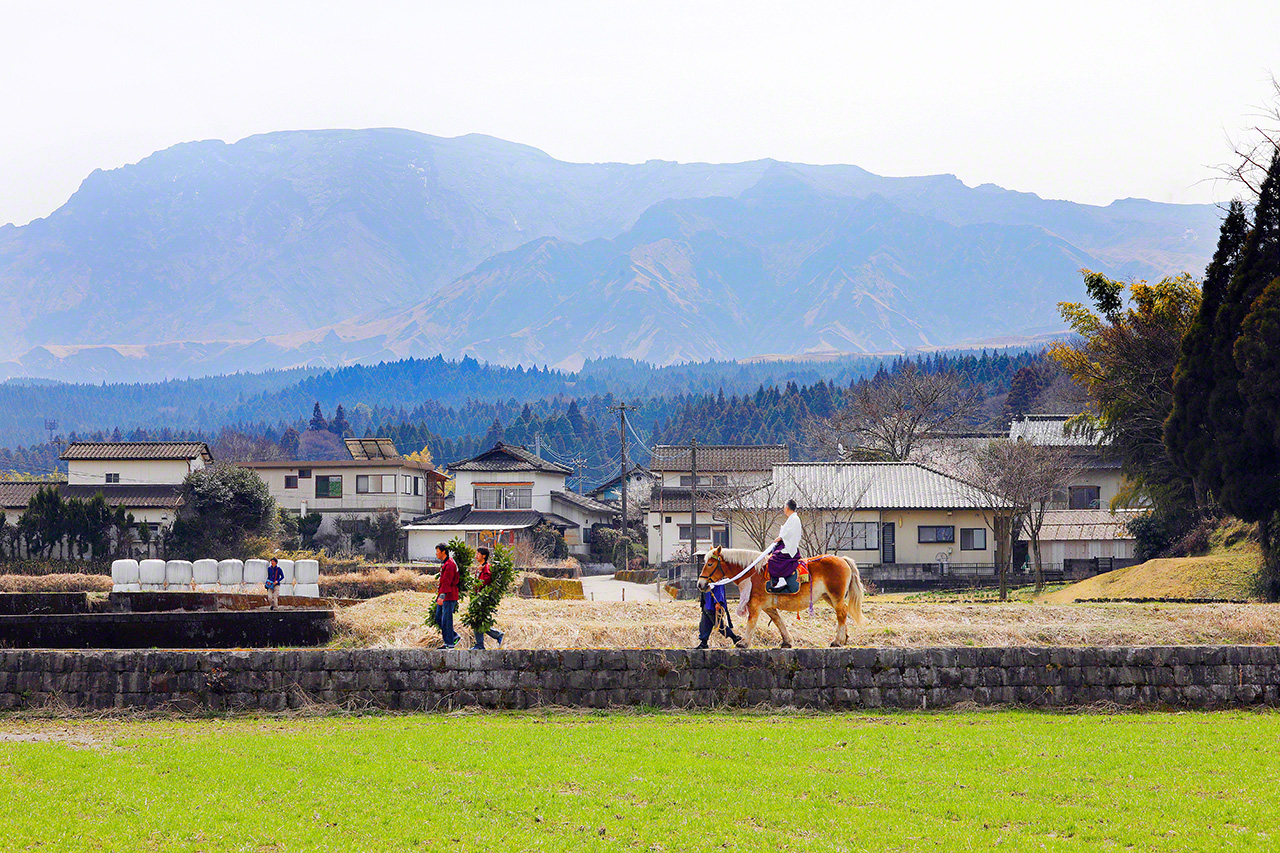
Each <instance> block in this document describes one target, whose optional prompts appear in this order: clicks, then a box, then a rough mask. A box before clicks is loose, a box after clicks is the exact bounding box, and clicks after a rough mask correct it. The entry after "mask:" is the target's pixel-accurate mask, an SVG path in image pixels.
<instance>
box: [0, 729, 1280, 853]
mask: <svg viewBox="0 0 1280 853" xmlns="http://www.w3.org/2000/svg"><path fill="white" fill-rule="evenodd" d="M1277 743H1280V714H1276V713H1213V714H1125V715H1117V716H1102V715H1084V716H1067V715H1048V714H1033V713H1021V712H995V711H993V712H978V713H966V714H960V713H955V714H948V713H942V714H888V715H881V716H859V715H849V716H799V717H791V718H782V717H764V716H728V715H704V714H687V715H684V714H681V715H675V714H671V715H668V714H657V715H652V716H641V715H630V714H620V715H610V716H577V715H569V714H563V715H559V714H552V715H546V716H533V715H519V714H476V715H465V716H461V715H459V716H405V717H396V716H378V717H364V718H355V719H352V718H341V717H322V718H312V719H303V720H296V719H279V718H257V719H235V720H192V721H176V722H175V721H146V720H142V721H130V722H110V721H108V722H79V721H61V720H31V719H27V720H23V719H16V718H0V849H3V850H5V851H8V850H25V849H40V850H50V851H73V850H121V851H123V850H250V851H259V850H337V851H343V853H356V851H380V850H420V849H421V850H446V849H456V850H463V851H516V850H584V849H587V850H668V851H687V850H850V851H864V850H865V851H872V850H942V851H961V850H1010V851H1024V850H1081V851H1084V850H1088V851H1093V850H1123V849H1130V850H1138V851H1162V850H1275V849H1277V848H1278V847H1280V809H1277V808H1276V798H1277V796H1278V795H1277V792H1278V791H1280V760H1277V758H1276V756H1277V754H1278V753H1277V747H1276V744H1277Z"/></svg>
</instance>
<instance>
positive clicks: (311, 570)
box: [293, 560, 320, 586]
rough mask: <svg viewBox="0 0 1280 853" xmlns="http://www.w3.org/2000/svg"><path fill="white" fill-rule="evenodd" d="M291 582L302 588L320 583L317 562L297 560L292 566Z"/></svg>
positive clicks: (318, 564)
mask: <svg viewBox="0 0 1280 853" xmlns="http://www.w3.org/2000/svg"><path fill="white" fill-rule="evenodd" d="M293 582H294V583H295V584H299V585H303V586H312V585H317V584H319V583H320V561H319V560H297V561H296V562H294V564H293Z"/></svg>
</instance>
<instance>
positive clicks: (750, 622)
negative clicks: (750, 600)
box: [739, 605, 760, 649]
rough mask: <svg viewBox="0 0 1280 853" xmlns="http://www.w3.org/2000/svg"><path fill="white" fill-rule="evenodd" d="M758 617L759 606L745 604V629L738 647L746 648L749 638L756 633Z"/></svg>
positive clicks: (749, 642) (748, 644)
mask: <svg viewBox="0 0 1280 853" xmlns="http://www.w3.org/2000/svg"><path fill="white" fill-rule="evenodd" d="M759 618H760V608H759V607H756V606H754V605H748V606H747V630H746V632H745V633H744V634H743V635H742V642H741V643H740V644H739V648H743V649H745V648H747V647H749V646H750V645H751V638H752V637H753V636H755V633H756V620H757V619H759Z"/></svg>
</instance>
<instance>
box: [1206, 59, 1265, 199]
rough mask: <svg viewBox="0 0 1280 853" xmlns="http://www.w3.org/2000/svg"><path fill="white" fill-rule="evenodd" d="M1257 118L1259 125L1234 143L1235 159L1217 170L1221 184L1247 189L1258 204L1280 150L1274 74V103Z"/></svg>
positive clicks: (1258, 114)
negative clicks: (1228, 183) (1273, 161)
mask: <svg viewBox="0 0 1280 853" xmlns="http://www.w3.org/2000/svg"><path fill="white" fill-rule="evenodd" d="M1255 118H1256V119H1257V121H1258V123H1257V124H1255V125H1254V126H1253V127H1252V128H1250V129H1249V131H1248V132H1246V133H1245V134H1244V136H1242V137H1240V138H1237V139H1232V140H1230V142H1231V150H1232V152H1233V153H1234V155H1235V159H1234V160H1232V161H1231V162H1229V163H1223V164H1220V165H1219V166H1218V167H1217V168H1218V172H1219V174H1220V176H1221V177H1220V178H1219V179H1220V180H1225V181H1229V182H1230V183H1234V184H1241V185H1243V186H1244V187H1245V189H1246V190H1247V191H1248V193H1249V196H1250V197H1251V198H1253V199H1255V200H1256V199H1257V198H1258V195H1259V194H1260V193H1261V191H1262V181H1263V179H1264V178H1266V176H1267V169H1268V168H1269V167H1270V165H1271V158H1272V157H1274V156H1275V154H1276V152H1277V151H1278V150H1280V79H1277V78H1276V76H1275V75H1274V74H1273V75H1271V103H1270V104H1267V105H1264V106H1261V107H1259V108H1258V112H1257V113H1256V114H1255Z"/></svg>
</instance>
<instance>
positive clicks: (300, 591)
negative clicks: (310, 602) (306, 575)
mask: <svg viewBox="0 0 1280 853" xmlns="http://www.w3.org/2000/svg"><path fill="white" fill-rule="evenodd" d="M293 594H294V595H296V596H299V597H301V598H319V597H320V584H318V583H299V584H294V586H293Z"/></svg>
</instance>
